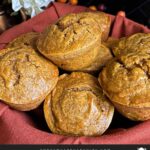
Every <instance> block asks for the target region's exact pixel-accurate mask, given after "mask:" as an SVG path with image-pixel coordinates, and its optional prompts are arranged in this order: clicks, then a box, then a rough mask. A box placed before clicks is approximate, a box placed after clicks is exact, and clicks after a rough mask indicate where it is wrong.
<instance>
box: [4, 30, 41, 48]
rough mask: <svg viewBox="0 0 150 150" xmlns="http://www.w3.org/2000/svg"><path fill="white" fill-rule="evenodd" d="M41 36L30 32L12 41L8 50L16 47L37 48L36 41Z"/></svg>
mask: <svg viewBox="0 0 150 150" xmlns="http://www.w3.org/2000/svg"><path fill="white" fill-rule="evenodd" d="M38 36H39V33H36V32H29V33H25V34H22V35H20V36H18V37H17V38H15V39H14V40H12V41H11V42H10V43H9V44H8V45H7V46H6V48H10V47H15V46H31V47H32V48H34V49H35V48H36V40H37V38H38Z"/></svg>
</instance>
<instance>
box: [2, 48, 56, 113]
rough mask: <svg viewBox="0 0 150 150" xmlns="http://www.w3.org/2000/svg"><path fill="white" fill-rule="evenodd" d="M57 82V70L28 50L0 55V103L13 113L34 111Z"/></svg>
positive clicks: (11, 50)
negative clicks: (10, 108)
mask: <svg viewBox="0 0 150 150" xmlns="http://www.w3.org/2000/svg"><path fill="white" fill-rule="evenodd" d="M57 80H58V68H57V67H56V66H55V65H53V64H52V63H51V62H50V61H48V60H46V59H45V58H43V57H42V56H41V55H39V54H38V53H37V52H35V51H34V50H33V49H32V48H30V47H14V48H7V49H3V50H1V51H0V100H1V101H2V102H4V103H6V104H8V105H9V106H11V107H13V108H14V109H17V110H21V111H27V110H31V109H34V108H36V107H38V106H39V105H40V104H41V103H42V101H43V100H44V99H45V97H46V96H47V95H48V94H49V92H51V90H52V89H53V88H54V86H55V85H56V83H57Z"/></svg>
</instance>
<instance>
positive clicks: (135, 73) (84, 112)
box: [0, 12, 150, 136]
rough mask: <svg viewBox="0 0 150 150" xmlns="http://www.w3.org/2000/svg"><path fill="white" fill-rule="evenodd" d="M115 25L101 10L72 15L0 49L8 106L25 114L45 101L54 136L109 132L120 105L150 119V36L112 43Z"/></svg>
mask: <svg viewBox="0 0 150 150" xmlns="http://www.w3.org/2000/svg"><path fill="white" fill-rule="evenodd" d="M110 26H111V19H110V17H109V16H108V15H107V14H105V13H102V12H82V13H79V14H68V15H66V16H64V17H62V18H60V19H59V20H58V21H57V22H56V23H54V24H52V25H49V26H48V27H47V28H46V29H45V30H44V31H43V32H42V33H34V32H30V33H27V34H23V35H21V36H19V37H17V38H16V39H14V40H13V41H11V42H10V43H9V44H8V45H7V46H6V48H5V49H3V50H1V51H0V99H1V101H2V102H4V103H6V104H8V105H9V106H10V107H12V108H14V109H17V110H20V111H29V110H33V109H35V108H37V107H38V106H39V105H40V104H41V103H42V102H44V114H45V119H46V122H47V124H48V126H49V128H50V130H51V131H52V132H53V133H57V134H63V135H73V136H83V135H84V136H97V135H101V134H103V133H104V132H105V131H106V130H107V128H108V127H109V125H110V123H111V121H112V118H113V114H114V107H115V108H116V110H118V111H119V112H120V113H121V114H122V115H124V116H125V117H127V118H129V119H131V120H139V121H144V120H148V119H150V92H149V90H150V80H149V78H150V54H149V52H150V34H146V33H137V34H134V35H132V36H129V37H124V38H121V39H112V38H108V35H109V32H110ZM58 68H59V69H61V71H62V72H63V73H62V74H61V75H59V70H58ZM96 73H99V77H98V78H97V77H96V76H94V75H95V74H96Z"/></svg>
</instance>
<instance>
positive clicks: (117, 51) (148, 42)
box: [113, 33, 150, 56]
mask: <svg viewBox="0 0 150 150" xmlns="http://www.w3.org/2000/svg"><path fill="white" fill-rule="evenodd" d="M134 51H143V52H150V33H136V34H133V35H131V36H128V37H123V38H121V39H120V40H119V41H118V42H116V43H115V45H114V47H113V53H114V55H115V56H118V55H122V54H126V53H129V52H134Z"/></svg>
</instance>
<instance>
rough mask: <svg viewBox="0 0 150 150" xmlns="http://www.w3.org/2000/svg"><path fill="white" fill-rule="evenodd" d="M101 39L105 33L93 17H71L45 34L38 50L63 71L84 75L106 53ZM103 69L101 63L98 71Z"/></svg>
mask: <svg viewBox="0 0 150 150" xmlns="http://www.w3.org/2000/svg"><path fill="white" fill-rule="evenodd" d="M101 35H102V31H101V29H100V28H99V26H98V24H97V23H96V21H95V19H93V18H92V17H91V18H89V17H86V16H84V15H83V16H82V15H79V14H69V15H67V16H65V17H63V18H61V19H60V20H59V21H58V22H57V23H56V24H54V25H51V26H49V27H48V28H47V29H46V30H45V31H44V33H43V34H42V35H41V36H40V37H39V38H38V40H37V48H38V50H39V51H40V52H41V53H42V54H43V55H44V56H45V57H47V58H48V59H50V60H51V61H52V62H53V63H55V64H56V65H58V66H59V67H60V68H62V69H64V70H67V71H84V68H87V67H89V66H90V65H91V64H92V63H93V62H94V61H95V60H97V57H99V56H98V54H99V51H101V53H103V50H104V49H103V48H102V49H101ZM105 50H106V49H105ZM106 51H107V54H108V57H106V59H107V58H108V59H109V58H110V51H109V50H106ZM106 51H104V53H105V54H106ZM99 61H100V62H101V60H99ZM100 66H102V65H101V63H99V66H98V68H99V67H100ZM91 71H92V70H91Z"/></svg>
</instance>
